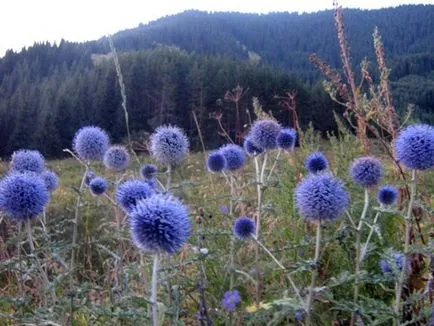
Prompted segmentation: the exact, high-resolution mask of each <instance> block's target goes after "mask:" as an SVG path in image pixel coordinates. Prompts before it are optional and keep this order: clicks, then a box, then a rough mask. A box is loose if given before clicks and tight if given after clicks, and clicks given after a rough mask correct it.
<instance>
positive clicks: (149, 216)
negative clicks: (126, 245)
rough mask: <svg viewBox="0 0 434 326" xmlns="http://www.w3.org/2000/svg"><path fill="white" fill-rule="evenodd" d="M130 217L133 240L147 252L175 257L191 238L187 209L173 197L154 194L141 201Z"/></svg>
mask: <svg viewBox="0 0 434 326" xmlns="http://www.w3.org/2000/svg"><path fill="white" fill-rule="evenodd" d="M129 217H130V218H129V224H130V232H131V238H132V240H133V242H134V244H135V245H136V246H137V247H138V248H139V249H142V250H144V251H151V252H159V253H167V254H173V253H175V252H177V251H179V250H180V249H181V248H182V246H183V245H184V243H185V241H186V240H187V238H188V237H189V236H190V230H191V223H190V218H189V214H188V210H187V208H186V206H185V205H183V204H182V203H181V202H180V201H179V200H177V199H175V198H173V197H171V196H167V195H164V194H155V195H153V196H151V197H149V198H148V199H142V200H139V201H138V202H137V204H136V206H135V207H134V208H133V209H132V211H131V212H130V213H129Z"/></svg>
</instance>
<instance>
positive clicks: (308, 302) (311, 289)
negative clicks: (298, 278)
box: [306, 221, 321, 325]
mask: <svg viewBox="0 0 434 326" xmlns="http://www.w3.org/2000/svg"><path fill="white" fill-rule="evenodd" d="M320 246H321V221H318V223H317V227H316V244H315V258H314V262H315V269H314V270H313V271H312V277H311V280H310V287H309V294H308V296H307V299H306V314H307V325H313V324H312V314H311V311H310V310H311V307H312V301H313V292H314V288H315V282H316V277H317V274H318V264H319V256H320Z"/></svg>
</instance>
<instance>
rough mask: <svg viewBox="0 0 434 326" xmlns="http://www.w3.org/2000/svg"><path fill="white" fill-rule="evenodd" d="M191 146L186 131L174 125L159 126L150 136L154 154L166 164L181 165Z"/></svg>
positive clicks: (159, 160)
mask: <svg viewBox="0 0 434 326" xmlns="http://www.w3.org/2000/svg"><path fill="white" fill-rule="evenodd" d="M189 146H190V143H189V141H188V139H187V137H186V136H185V134H184V132H183V131H182V130H181V129H180V128H178V127H174V126H161V127H158V128H157V130H156V131H155V132H154V133H153V134H152V135H151V138H150V151H151V154H152V156H153V157H154V158H155V159H156V160H157V161H158V162H160V163H161V164H165V165H179V164H180V163H181V162H182V161H183V160H184V159H185V157H186V156H187V154H188V149H189Z"/></svg>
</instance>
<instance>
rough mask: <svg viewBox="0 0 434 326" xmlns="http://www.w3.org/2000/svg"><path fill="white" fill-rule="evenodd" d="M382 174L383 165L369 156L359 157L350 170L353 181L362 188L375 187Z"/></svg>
mask: <svg viewBox="0 0 434 326" xmlns="http://www.w3.org/2000/svg"><path fill="white" fill-rule="evenodd" d="M383 174H384V169H383V164H382V163H381V162H380V160H378V159H376V158H375V157H370V156H365V157H359V158H358V159H356V160H355V161H354V162H353V164H352V165H351V168H350V175H351V178H352V179H353V181H354V182H355V183H357V184H359V185H361V186H363V187H372V186H375V185H377V184H378V183H379V182H380V180H381V179H382V178H383Z"/></svg>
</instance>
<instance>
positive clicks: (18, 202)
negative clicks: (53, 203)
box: [0, 172, 49, 221]
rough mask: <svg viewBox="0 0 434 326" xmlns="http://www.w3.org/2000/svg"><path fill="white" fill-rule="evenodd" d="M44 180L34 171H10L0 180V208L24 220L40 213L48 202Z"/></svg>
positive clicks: (11, 216)
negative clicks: (10, 172)
mask: <svg viewBox="0 0 434 326" xmlns="http://www.w3.org/2000/svg"><path fill="white" fill-rule="evenodd" d="M48 197H49V194H48V190H47V187H46V186H45V183H44V180H42V178H41V177H40V176H38V175H37V174H35V173H30V172H27V173H12V174H9V175H7V176H6V177H5V178H4V179H3V180H2V181H1V182H0V210H1V211H2V212H3V213H4V214H5V215H6V216H8V217H10V218H11V219H15V220H21V221H24V220H26V219H29V218H32V217H35V216H37V215H39V214H40V213H42V211H43V210H44V206H45V205H46V204H47V202H48Z"/></svg>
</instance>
